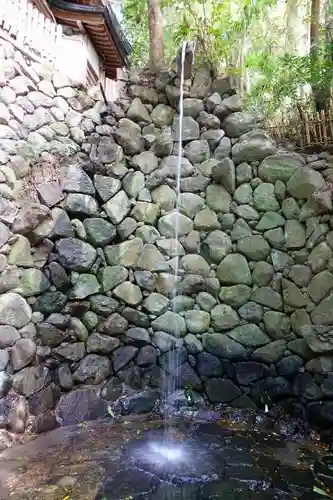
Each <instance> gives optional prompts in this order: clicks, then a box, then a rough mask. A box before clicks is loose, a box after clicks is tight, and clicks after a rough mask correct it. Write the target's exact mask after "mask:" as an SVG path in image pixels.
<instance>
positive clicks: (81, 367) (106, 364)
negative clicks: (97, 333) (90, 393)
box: [73, 354, 111, 385]
mask: <svg viewBox="0 0 333 500" xmlns="http://www.w3.org/2000/svg"><path fill="white" fill-rule="evenodd" d="M110 373H111V362H110V360H109V359H108V358H107V357H105V356H99V355H98V354H88V355H87V356H85V357H84V358H83V359H81V361H80V362H79V364H78V367H77V369H76V370H75V372H74V373H73V378H74V380H75V381H76V382H78V383H80V384H82V383H86V384H93V385H98V384H100V383H101V382H103V381H104V380H105V379H106V378H107V377H108V376H109V375H110Z"/></svg>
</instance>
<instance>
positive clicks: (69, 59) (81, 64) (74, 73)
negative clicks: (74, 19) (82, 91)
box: [55, 35, 87, 83]
mask: <svg viewBox="0 0 333 500" xmlns="http://www.w3.org/2000/svg"><path fill="white" fill-rule="evenodd" d="M55 66H56V69H57V70H58V71H60V72H61V73H64V74H65V75H67V76H68V77H69V78H71V79H72V80H73V81H75V82H79V83H85V81H86V75H87V46H86V42H85V40H84V36H83V35H74V36H66V35H63V37H62V40H61V42H60V43H59V47H58V49H57V55H56V61H55Z"/></svg>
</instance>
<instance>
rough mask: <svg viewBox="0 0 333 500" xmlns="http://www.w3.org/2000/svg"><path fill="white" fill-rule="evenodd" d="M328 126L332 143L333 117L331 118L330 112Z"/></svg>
mask: <svg viewBox="0 0 333 500" xmlns="http://www.w3.org/2000/svg"><path fill="white" fill-rule="evenodd" d="M329 118H330V120H329V126H330V134H331V141H333V116H332V111H330V113H329Z"/></svg>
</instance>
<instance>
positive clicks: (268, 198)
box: [253, 182, 280, 212]
mask: <svg viewBox="0 0 333 500" xmlns="http://www.w3.org/2000/svg"><path fill="white" fill-rule="evenodd" d="M253 201H254V206H255V208H256V209H257V210H259V212H267V211H270V212H276V211H277V210H279V209H280V205H279V202H278V201H277V199H276V197H275V189H274V184H268V183H265V182H263V183H262V184H260V185H259V186H258V187H257V188H256V189H255V190H254V193H253Z"/></svg>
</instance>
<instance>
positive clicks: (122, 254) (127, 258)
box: [104, 238, 143, 268]
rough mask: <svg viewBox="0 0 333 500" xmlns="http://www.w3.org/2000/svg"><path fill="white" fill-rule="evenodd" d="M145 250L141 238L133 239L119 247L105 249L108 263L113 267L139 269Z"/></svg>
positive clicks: (120, 244)
mask: <svg viewBox="0 0 333 500" xmlns="http://www.w3.org/2000/svg"><path fill="white" fill-rule="evenodd" d="M142 250H143V242H142V240H141V239H140V238H133V239H132V240H129V241H124V242H122V243H119V244H118V245H110V246H107V247H105V249H104V252H105V256H106V260H107V262H108V263H109V264H110V265H111V266H124V267H134V268H135V267H137V263H138V260H139V257H140V255H141V253H142Z"/></svg>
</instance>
